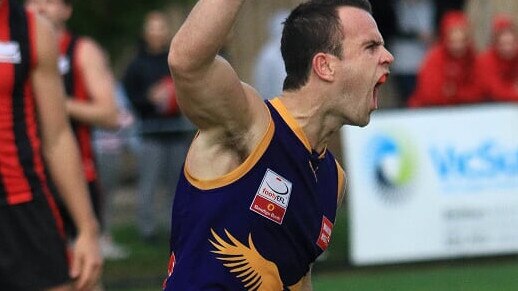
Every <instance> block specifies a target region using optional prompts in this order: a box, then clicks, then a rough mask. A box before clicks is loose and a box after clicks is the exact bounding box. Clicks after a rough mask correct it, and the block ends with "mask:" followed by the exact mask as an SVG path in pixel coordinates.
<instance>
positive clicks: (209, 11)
mask: <svg viewBox="0 0 518 291" xmlns="http://www.w3.org/2000/svg"><path fill="white" fill-rule="evenodd" d="M243 2H244V0H200V1H198V3H197V4H196V6H195V7H194V8H193V10H192V11H191V13H190V14H189V16H188V17H187V19H186V21H185V22H184V24H183V25H182V27H181V28H180V30H179V31H178V33H177V34H176V35H175V37H174V38H173V40H172V43H171V51H170V58H169V59H170V63H171V62H173V63H174V64H176V65H178V66H180V67H182V68H188V69H192V70H196V69H198V68H201V67H203V66H206V65H208V64H210V63H211V62H212V61H213V59H214V57H215V56H216V55H217V53H218V52H219V50H220V49H221V48H222V47H223V45H224V44H225V42H226V39H227V36H228V34H229V32H230V30H231V29H232V26H233V25H234V22H235V21H236V18H237V14H238V12H239V10H240V8H241V6H242V4H243Z"/></svg>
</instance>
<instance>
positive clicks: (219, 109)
mask: <svg viewBox="0 0 518 291" xmlns="http://www.w3.org/2000/svg"><path fill="white" fill-rule="evenodd" d="M173 79H174V81H175V85H176V90H177V96H178V102H179V104H180V108H181V110H182V112H183V113H184V114H185V115H186V116H187V117H188V118H189V119H190V120H191V121H192V122H193V123H194V124H196V125H197V126H198V128H200V129H202V130H203V129H210V128H213V127H229V126H231V127H240V126H242V127H247V126H249V125H250V124H251V123H252V120H253V118H254V117H253V116H254V114H253V107H254V106H256V105H257V104H256V103H258V102H257V101H258V100H259V101H260V98H259V97H258V95H257V93H256V92H254V91H253V90H249V89H248V88H245V86H243V84H242V83H241V81H240V79H239V77H238V75H237V74H236V72H235V71H234V69H233V68H232V67H231V66H230V64H229V63H228V62H227V61H225V60H224V59H223V58H221V57H217V58H216V60H215V61H214V62H213V63H212V64H211V66H210V67H209V68H207V69H205V70H204V71H203V72H200V73H197V74H194V75H190V76H187V77H185V76H182V75H181V74H180V75H177V74H175V73H174V71H173Z"/></svg>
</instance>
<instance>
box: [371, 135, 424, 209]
mask: <svg viewBox="0 0 518 291" xmlns="http://www.w3.org/2000/svg"><path fill="white" fill-rule="evenodd" d="M368 149H369V151H368V152H369V154H370V157H371V160H370V162H369V164H370V167H371V168H370V170H371V174H372V175H373V177H374V178H375V181H376V184H377V185H378V187H379V192H380V193H382V195H383V196H384V198H386V199H387V200H395V201H399V200H401V199H402V198H403V197H404V196H406V195H404V194H405V192H406V191H405V187H406V186H407V185H409V184H410V183H411V181H412V179H413V178H414V175H415V170H416V166H415V165H416V158H415V155H414V154H413V147H412V146H411V145H410V144H409V142H408V141H407V140H406V139H403V138H401V137H399V138H398V137H395V136H392V135H388V134H380V135H376V136H375V137H374V138H373V139H372V140H371V141H370V144H369V148H368Z"/></svg>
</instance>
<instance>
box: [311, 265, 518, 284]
mask: <svg viewBox="0 0 518 291" xmlns="http://www.w3.org/2000/svg"><path fill="white" fill-rule="evenodd" d="M313 282H314V288H315V290H325V291H335V290H336V291H347V290H361V291H371V290H372V291H374V290H383V291H385V290H387V291H391V290H394V291H407V290H408V291H428V290H429V291H437V290H440V291H507V290H509V291H511V290H518V260H516V259H514V260H506V261H504V262H502V260H496V261H494V262H473V263H470V264H457V265H455V266H448V264H447V263H444V264H433V266H419V267H417V268H416V267H410V266H406V267H397V268H394V267H388V268H383V269H377V270H375V271H373V270H372V269H371V270H350V271H344V272H338V273H334V274H317V275H316V276H314V280H313Z"/></svg>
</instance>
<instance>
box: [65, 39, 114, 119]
mask: <svg viewBox="0 0 518 291" xmlns="http://www.w3.org/2000/svg"><path fill="white" fill-rule="evenodd" d="M78 61H79V69H80V70H81V72H82V74H83V76H84V80H85V86H86V90H87V92H88V94H89V96H90V97H91V100H89V101H79V100H77V99H74V98H67V103H66V108H67V111H68V114H69V115H70V117H71V118H72V119H73V120H76V121H79V122H82V123H85V124H88V125H91V126H97V127H103V128H117V127H118V125H119V124H118V111H117V103H116V100H115V85H114V84H115V81H114V77H113V74H112V72H111V70H110V68H109V65H108V61H107V58H106V56H105V54H104V52H103V51H102V50H101V48H100V47H99V46H98V45H97V44H96V43H95V42H94V41H92V40H91V39H81V40H80V41H79V43H78Z"/></svg>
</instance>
